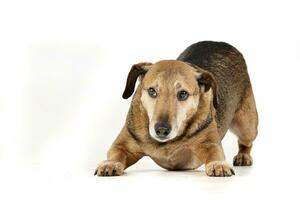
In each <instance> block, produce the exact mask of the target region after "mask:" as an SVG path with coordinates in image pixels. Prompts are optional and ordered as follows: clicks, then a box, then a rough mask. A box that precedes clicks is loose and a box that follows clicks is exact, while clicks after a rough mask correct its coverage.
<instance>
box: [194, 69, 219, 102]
mask: <svg viewBox="0 0 300 200" xmlns="http://www.w3.org/2000/svg"><path fill="white" fill-rule="evenodd" d="M197 81H198V84H199V87H200V88H204V92H207V91H208V90H209V89H210V88H212V91H213V104H214V107H215V108H217V106H218V104H219V99H218V86H217V82H216V79H215V77H214V75H213V74H212V73H209V72H207V71H204V72H201V73H200V75H199V77H198V78H197Z"/></svg>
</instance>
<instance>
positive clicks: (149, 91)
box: [148, 88, 157, 98]
mask: <svg viewBox="0 0 300 200" xmlns="http://www.w3.org/2000/svg"><path fill="white" fill-rule="evenodd" d="M148 94H149V96H150V97H152V98H155V97H157V92H156V91H155V89H154V88H149V89H148Z"/></svg>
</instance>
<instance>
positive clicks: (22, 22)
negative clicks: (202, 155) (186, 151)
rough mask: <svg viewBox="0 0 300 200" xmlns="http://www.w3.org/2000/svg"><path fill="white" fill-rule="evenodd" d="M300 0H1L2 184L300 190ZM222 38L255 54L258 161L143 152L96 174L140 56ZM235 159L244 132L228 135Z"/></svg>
mask: <svg viewBox="0 0 300 200" xmlns="http://www.w3.org/2000/svg"><path fill="white" fill-rule="evenodd" d="M299 19H300V14H299V6H298V5H297V1H288V0H285V1H281V2H280V1H258V2H254V1H247V2H245V1H188V0H186V1H154V0H152V1H147V2H146V1H131V0H128V1H115V0H111V1H67V0H59V1H55V0H52V1H33V0H30V1H13V0H12V1H6V2H3V1H1V3H0V22H1V23H0V24H1V27H0V29H1V30H0V55H1V56H0V183H1V185H2V186H1V192H0V197H1V199H13V198H18V199H19V198H25V199H27V198H28V199H29V198H31V199H32V198H34V199H35V198H36V199H41V198H46V199H53V198H58V199H62V198H78V199H82V198H95V199H103V198H122V197H123V198H125V197H126V198H134V199H135V198H139V199H140V198H145V199H153V198H158V197H159V198H164V197H165V198H170V199H171V198H178V199H181V198H200V199H201V198H209V199H212V198H238V199H241V198H245V199H252V198H254V197H255V196H259V197H261V198H262V197H268V198H270V197H289V198H297V197H298V198H299V195H298V194H297V191H296V184H297V183H298V181H299V172H298V168H299V165H300V162H299V155H298V154H299V153H298V152H299V149H298V140H299V139H300V136H299V130H298V124H299V122H298V120H299V112H300V109H299V103H298V102H299V101H300V99H299V95H298V90H299V89H298V86H299V83H300V81H299V78H298V76H299V64H300V56H299V55H300V39H299V34H300V28H299ZM200 40H215V41H226V42H228V43H230V44H232V45H233V46H235V47H236V48H238V49H239V50H240V51H241V52H242V53H243V55H244V57H245V59H246V62H247V64H248V70H249V74H250V77H251V80H252V84H253V88H254V93H255V97H256V102H257V107H258V112H259V117H260V125H259V135H258V138H257V140H256V141H255V144H254V147H253V153H252V155H253V158H254V166H253V167H251V168H243V169H240V168H236V174H237V175H236V176H235V177H232V178H220V179H218V178H208V177H206V176H205V174H204V172H203V168H200V170H201V171H200V172H199V171H194V172H166V171H165V170H163V169H161V168H160V167H158V166H157V165H155V164H154V163H153V162H152V161H151V160H150V159H148V158H145V159H142V160H141V161H139V162H138V163H137V164H136V165H135V166H133V167H131V168H129V170H128V171H127V173H126V174H125V176H123V177H117V178H115V177H113V178H100V177H93V176H92V174H93V172H94V169H95V167H96V166H97V164H98V163H99V162H100V161H101V160H103V159H105V157H106V152H107V150H108V148H109V147H110V145H111V143H112V142H113V140H114V138H115V137H116V136H117V134H118V133H119V130H120V128H121V127H122V125H123V123H124V122H125V117H126V113H127V110H128V108H129V104H130V100H123V99H122V98H121V94H122V92H123V89H124V86H125V85H124V84H125V80H126V77H127V73H128V71H129V69H130V67H131V65H132V64H134V63H137V62H140V61H149V62H155V61H158V60H161V59H175V58H176V57H177V56H178V55H179V54H180V53H181V52H182V51H183V50H184V49H185V48H186V47H187V46H189V45H190V44H192V43H194V42H197V41H200ZM223 145H224V149H225V154H226V156H227V160H228V162H230V163H231V162H232V158H233V156H234V155H235V154H236V152H237V145H236V138H235V137H234V136H232V135H231V133H228V134H227V136H226V137H225V140H224V142H223Z"/></svg>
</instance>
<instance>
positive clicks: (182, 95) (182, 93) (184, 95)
mask: <svg viewBox="0 0 300 200" xmlns="http://www.w3.org/2000/svg"><path fill="white" fill-rule="evenodd" d="M188 97H189V93H188V92H187V91H185V90H181V91H179V92H178V93H177V99H178V100H179V101H185V100H187V98H188Z"/></svg>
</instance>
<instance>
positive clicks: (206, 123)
mask: <svg viewBox="0 0 300 200" xmlns="http://www.w3.org/2000/svg"><path fill="white" fill-rule="evenodd" d="M212 121H213V117H212V112H211V111H210V112H209V114H208V115H207V117H206V119H205V120H204V121H202V122H201V123H200V124H198V128H197V130H195V131H194V132H193V133H192V134H189V137H191V136H193V135H195V134H197V133H199V132H201V131H202V130H204V129H206V128H207V127H208V126H209V124H210V123H211V122H212Z"/></svg>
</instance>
